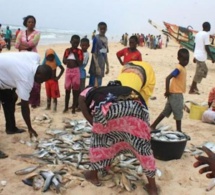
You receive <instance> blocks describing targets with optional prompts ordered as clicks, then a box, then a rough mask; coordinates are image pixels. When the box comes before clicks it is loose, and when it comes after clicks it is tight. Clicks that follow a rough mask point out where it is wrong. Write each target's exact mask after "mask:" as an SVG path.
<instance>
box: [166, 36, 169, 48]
mask: <svg viewBox="0 0 215 195" xmlns="http://www.w3.org/2000/svg"><path fill="white" fill-rule="evenodd" d="M168 43H169V36H168V35H167V36H166V47H168Z"/></svg>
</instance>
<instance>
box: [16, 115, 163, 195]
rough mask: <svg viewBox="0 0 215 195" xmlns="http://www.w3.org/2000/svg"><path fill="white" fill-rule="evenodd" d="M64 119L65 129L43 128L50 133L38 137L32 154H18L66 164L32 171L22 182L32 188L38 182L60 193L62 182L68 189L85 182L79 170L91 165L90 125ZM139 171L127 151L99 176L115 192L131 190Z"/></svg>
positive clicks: (44, 188)
mask: <svg viewBox="0 0 215 195" xmlns="http://www.w3.org/2000/svg"><path fill="white" fill-rule="evenodd" d="M63 123H64V125H65V126H64V129H49V130H47V131H46V134H48V135H50V136H51V137H50V138H44V139H41V140H38V142H37V144H36V151H35V152H34V153H33V154H21V155H19V156H20V157H22V159H23V158H31V159H34V160H35V162H36V163H39V164H40V165H41V166H45V167H47V166H59V167H64V169H65V167H67V168H66V171H65V170H64V171H63V172H62V170H58V172H56V171H55V172H54V171H50V170H40V171H38V172H37V173H32V174H33V175H30V177H27V178H26V179H27V180H24V182H25V183H27V184H28V183H30V185H31V186H33V188H34V189H35V190H36V189H38V187H37V186H40V188H42V191H43V192H45V191H47V190H48V189H54V190H55V191H56V192H57V193H59V192H60V191H61V190H60V189H61V188H62V186H64V188H66V189H67V188H71V187H74V186H77V185H81V186H83V185H84V184H83V182H86V181H85V179H84V176H83V174H81V172H83V171H84V170H89V167H90V159H89V155H88V152H89V147H90V138H91V131H92V126H91V125H90V124H89V123H88V122H87V121H86V120H71V119H68V118H64V119H63ZM71 170H72V171H71ZM78 170H79V172H78V174H77V171H78ZM62 173H63V174H62ZM74 173H76V174H75V175H74ZM159 173H160V172H159ZM159 173H158V174H159ZM142 174H143V169H142V166H141V165H140V164H139V161H138V160H137V159H136V158H135V157H134V156H133V154H130V153H127V154H120V155H119V156H118V157H116V158H115V160H114V162H113V163H112V164H111V167H109V170H108V171H102V172H100V173H99V178H100V180H101V181H102V184H103V185H105V186H107V187H116V188H117V191H118V192H122V191H124V190H127V191H132V190H134V189H135V186H136V182H138V181H140V180H141V176H142ZM160 174H161V173H160ZM42 181H43V182H42ZM35 183H36V184H35ZM38 183H39V184H38ZM42 183H43V185H42ZM35 186H36V187H35Z"/></svg>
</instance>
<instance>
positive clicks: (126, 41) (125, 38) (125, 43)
mask: <svg viewBox="0 0 215 195" xmlns="http://www.w3.org/2000/svg"><path fill="white" fill-rule="evenodd" d="M123 44H124V46H125V47H127V45H128V33H125V34H124V42H123Z"/></svg>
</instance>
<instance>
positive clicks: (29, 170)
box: [15, 166, 40, 175]
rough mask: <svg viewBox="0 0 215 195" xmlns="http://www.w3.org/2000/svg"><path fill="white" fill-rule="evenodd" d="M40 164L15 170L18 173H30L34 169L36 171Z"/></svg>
mask: <svg viewBox="0 0 215 195" xmlns="http://www.w3.org/2000/svg"><path fill="white" fill-rule="evenodd" d="M39 167H40V166H31V167H27V168H24V169H21V170H18V171H16V172H15V174H16V175H25V174H28V173H32V172H33V171H35V170H36V169H37V168H39Z"/></svg>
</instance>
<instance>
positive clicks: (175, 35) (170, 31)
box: [149, 20, 215, 59]
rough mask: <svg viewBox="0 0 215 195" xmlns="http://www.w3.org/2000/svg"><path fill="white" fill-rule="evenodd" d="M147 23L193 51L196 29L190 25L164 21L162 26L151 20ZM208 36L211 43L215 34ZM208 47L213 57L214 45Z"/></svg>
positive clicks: (214, 52)
mask: <svg viewBox="0 0 215 195" xmlns="http://www.w3.org/2000/svg"><path fill="white" fill-rule="evenodd" d="M149 23H150V24H151V25H152V26H153V27H155V28H156V29H157V30H159V31H160V32H162V33H163V34H164V35H166V36H169V37H170V38H172V39H173V40H175V41H176V42H177V43H179V44H180V45H181V46H183V47H185V48H187V49H188V50H190V51H192V52H193V51H194V44H195V35H196V34H197V33H198V31H197V30H193V29H192V27H191V26H188V27H187V28H185V27H181V26H178V25H176V24H170V23H167V22H164V25H165V27H166V28H162V27H160V26H158V25H157V24H155V23H154V22H153V21H152V20H149ZM210 38H211V43H213V40H214V39H215V35H211V36H210ZM209 48H210V51H211V53H212V55H213V58H214V59H215V46H214V45H212V44H211V45H210V46H209ZM208 58H209V57H208Z"/></svg>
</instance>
